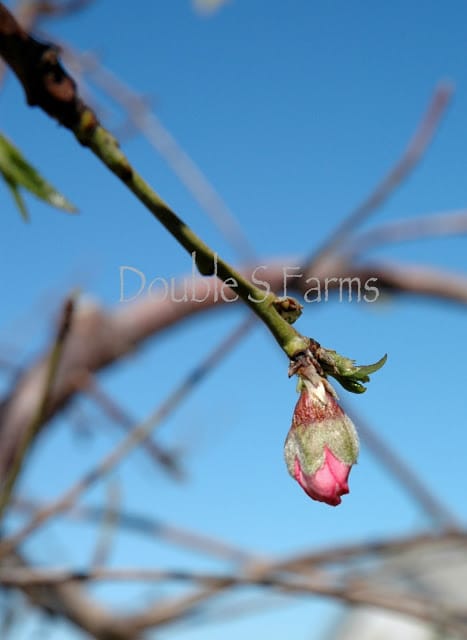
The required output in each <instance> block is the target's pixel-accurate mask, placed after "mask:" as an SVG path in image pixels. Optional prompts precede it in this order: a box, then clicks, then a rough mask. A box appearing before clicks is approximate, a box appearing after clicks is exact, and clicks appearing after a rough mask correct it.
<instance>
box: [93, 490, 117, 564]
mask: <svg viewBox="0 0 467 640" xmlns="http://www.w3.org/2000/svg"><path fill="white" fill-rule="evenodd" d="M107 502H108V504H106V505H105V506H104V509H103V510H102V517H101V519H100V522H99V523H98V525H99V526H98V529H97V533H98V537H97V541H96V547H95V549H94V553H93V557H92V560H91V567H99V566H103V565H104V564H105V563H106V560H107V558H108V557H109V554H110V548H111V545H112V541H113V538H114V534H115V533H116V530H117V527H118V521H119V505H120V491H119V490H118V486H117V485H116V484H115V482H110V483H109V485H108V487H107Z"/></svg>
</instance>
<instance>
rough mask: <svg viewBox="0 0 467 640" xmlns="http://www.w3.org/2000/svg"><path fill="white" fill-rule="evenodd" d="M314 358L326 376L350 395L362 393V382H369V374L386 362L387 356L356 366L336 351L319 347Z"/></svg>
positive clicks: (363, 387) (353, 361) (364, 389)
mask: <svg viewBox="0 0 467 640" xmlns="http://www.w3.org/2000/svg"><path fill="white" fill-rule="evenodd" d="M316 357H317V359H318V361H319V363H320V364H321V366H322V367H323V370H324V372H325V373H326V375H330V376H332V377H333V378H335V379H336V380H337V381H338V382H339V383H340V384H341V385H342V386H343V387H344V389H347V391H351V392H352V393H363V392H364V391H366V387H365V386H364V385H363V384H362V383H363V382H370V373H375V371H378V369H381V367H382V366H383V365H384V363H385V362H386V360H387V358H388V356H387V354H385V355H384V356H383V357H382V358H380V359H379V360H378V362H375V363H374V364H367V365H356V364H355V360H351V359H350V358H346V357H345V356H341V355H340V354H339V353H337V352H336V351H332V350H331V349H325V348H324V347H320V348H319V349H318V351H317V352H316Z"/></svg>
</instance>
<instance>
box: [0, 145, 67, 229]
mask: <svg viewBox="0 0 467 640" xmlns="http://www.w3.org/2000/svg"><path fill="white" fill-rule="evenodd" d="M0 173H1V174H2V176H3V178H4V179H5V182H6V183H7V185H8V187H9V189H10V191H11V193H12V195H13V197H14V200H15V202H16V204H17V206H18V208H19V210H20V213H21V215H22V217H23V219H25V220H28V214H27V210H26V206H25V204H24V201H23V199H22V197H21V194H20V192H19V189H20V187H22V188H23V189H25V190H26V191H29V192H30V193H32V194H34V195H35V196H36V197H37V198H39V199H40V200H43V201H44V202H47V204H50V205H52V206H53V207H57V208H58V209H62V210H64V211H68V212H70V213H74V212H76V208H75V207H74V206H73V205H72V204H71V202H69V201H68V200H67V199H66V198H65V197H64V196H63V195H62V194H61V193H60V192H58V191H57V190H56V189H55V188H54V187H53V186H52V185H51V184H49V183H48V182H47V181H46V180H44V178H43V177H42V176H41V175H40V174H39V173H38V172H37V171H36V169H34V167H33V166H31V165H30V164H29V162H28V161H27V160H26V159H25V158H24V156H23V155H22V153H21V152H20V151H19V149H17V148H16V147H15V146H14V145H13V144H12V143H11V142H10V141H9V140H8V139H7V138H6V137H5V136H4V135H2V134H0Z"/></svg>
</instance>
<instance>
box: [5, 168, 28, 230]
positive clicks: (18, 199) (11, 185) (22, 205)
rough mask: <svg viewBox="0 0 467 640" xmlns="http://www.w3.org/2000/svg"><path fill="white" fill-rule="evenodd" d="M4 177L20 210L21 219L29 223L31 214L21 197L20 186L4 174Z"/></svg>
mask: <svg viewBox="0 0 467 640" xmlns="http://www.w3.org/2000/svg"><path fill="white" fill-rule="evenodd" d="M2 176H3V178H4V179H5V184H6V186H7V187H8V188H9V190H10V193H11V195H12V196H13V200H14V201H15V202H16V206H17V207H18V209H19V212H20V214H21V217H22V218H23V220H24V222H29V213H28V210H27V209H26V205H25V203H24V200H23V198H22V197H21V193H20V192H19V189H18V186H17V185H16V184H15V183H14V182H11V180H9V179H8V178H7V177H6V176H5V175H4V174H2Z"/></svg>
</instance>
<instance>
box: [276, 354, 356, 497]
mask: <svg viewBox="0 0 467 640" xmlns="http://www.w3.org/2000/svg"><path fill="white" fill-rule="evenodd" d="M297 373H298V375H299V380H300V382H299V388H300V397H299V399H298V402H297V404H296V406H295V411H294V414H293V419H292V426H291V428H290V431H289V433H288V435H287V439H286V441H285V461H286V464H287V468H288V470H289V473H290V475H291V476H292V477H293V478H295V480H297V482H298V483H299V485H300V486H301V487H302V489H303V490H304V491H305V492H306V493H307V494H308V495H309V496H310V498H313V500H319V501H320V502H326V503H327V504H330V505H332V506H336V505H338V504H340V502H341V498H340V497H341V496H342V495H343V494H345V493H349V486H348V483H347V481H348V477H349V473H350V469H351V468H352V465H353V464H354V463H355V462H356V461H357V457H358V449H359V446H358V436H357V432H356V431H355V427H354V425H353V423H352V421H351V420H350V418H349V417H348V416H347V415H346V414H345V412H344V411H343V410H342V409H341V407H340V406H339V404H338V402H337V400H336V394H335V392H334V389H333V388H332V387H331V385H330V384H329V383H328V382H327V380H325V379H324V378H322V377H321V376H320V375H318V373H317V372H316V369H315V368H314V366H313V365H309V366H307V367H301V368H300V370H299V371H298V372H297Z"/></svg>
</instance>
